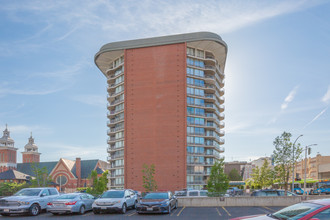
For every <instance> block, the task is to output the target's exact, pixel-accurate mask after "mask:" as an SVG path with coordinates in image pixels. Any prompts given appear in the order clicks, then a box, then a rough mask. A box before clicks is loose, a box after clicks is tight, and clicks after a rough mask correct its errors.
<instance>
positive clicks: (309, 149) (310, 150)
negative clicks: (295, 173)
mask: <svg viewBox="0 0 330 220" xmlns="http://www.w3.org/2000/svg"><path fill="white" fill-rule="evenodd" d="M311 152H312V148H310V147H309V148H308V155H310V154H311Z"/></svg>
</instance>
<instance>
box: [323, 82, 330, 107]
mask: <svg viewBox="0 0 330 220" xmlns="http://www.w3.org/2000/svg"><path fill="white" fill-rule="evenodd" d="M329 101H330V86H329V87H328V91H327V92H326V93H325V94H324V96H323V97H322V102H325V103H326V104H329Z"/></svg>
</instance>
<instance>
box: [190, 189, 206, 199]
mask: <svg viewBox="0 0 330 220" xmlns="http://www.w3.org/2000/svg"><path fill="white" fill-rule="evenodd" d="M207 193H208V192H207V190H190V191H187V196H189V197H207Z"/></svg>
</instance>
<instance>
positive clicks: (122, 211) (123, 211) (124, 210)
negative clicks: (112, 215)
mask: <svg viewBox="0 0 330 220" xmlns="http://www.w3.org/2000/svg"><path fill="white" fill-rule="evenodd" d="M126 209H127V206H126V203H124V204H123V206H122V207H121V213H122V214H125V213H126Z"/></svg>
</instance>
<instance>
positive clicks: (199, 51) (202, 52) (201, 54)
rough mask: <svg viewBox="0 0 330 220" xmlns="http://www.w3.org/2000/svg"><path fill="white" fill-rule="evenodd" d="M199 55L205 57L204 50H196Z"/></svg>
mask: <svg viewBox="0 0 330 220" xmlns="http://www.w3.org/2000/svg"><path fill="white" fill-rule="evenodd" d="M196 55H197V57H200V58H204V51H202V50H196Z"/></svg>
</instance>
